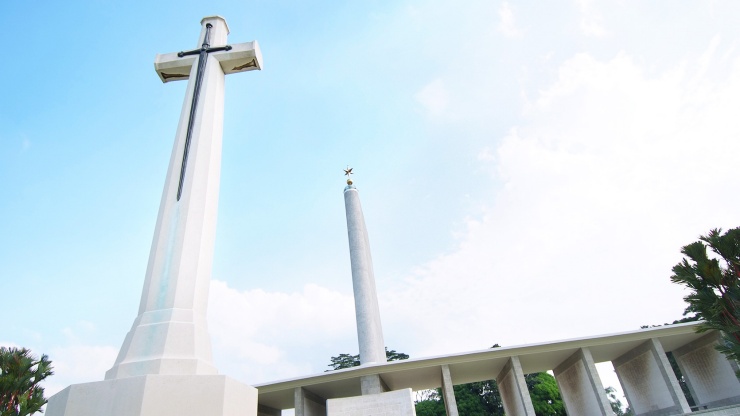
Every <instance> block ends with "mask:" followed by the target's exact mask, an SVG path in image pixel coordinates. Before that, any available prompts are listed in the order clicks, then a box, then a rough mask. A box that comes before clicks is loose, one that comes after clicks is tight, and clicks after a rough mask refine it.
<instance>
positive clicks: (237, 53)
mask: <svg viewBox="0 0 740 416" xmlns="http://www.w3.org/2000/svg"><path fill="white" fill-rule="evenodd" d="M209 19H212V18H208V17H206V18H203V20H202V21H201V24H203V23H205V25H204V31H205V33H203V34H202V37H201V38H202V44H201V47H200V48H198V49H193V50H191V51H187V52H177V53H169V54H165V55H157V58H156V60H155V62H154V69H155V70H156V71H157V75H159V78H160V79H161V80H162V82H170V81H178V80H182V79H188V78H190V77H191V72H192V71H193V70H195V71H196V73H195V77H194V81H195V84H194V88H193V93H192V99H191V104H190V117H189V118H188V128H187V134H186V139H185V151H184V153H183V158H182V164H181V167H180V181H179V183H178V186H177V200H178V201H179V200H180V197H181V196H182V187H183V182H184V179H185V171H186V168H187V161H188V153H189V150H190V143H191V141H192V135H193V122H194V120H195V115H196V112H197V109H198V98H199V97H200V91H201V87H202V84H203V75H204V73H205V69H206V63H207V62H208V56H209V55H210V54H213V57H214V58H216V60H217V61H218V62H219V64H220V66H221V70H222V71H223V73H224V74H233V73H235V72H245V71H251V70H254V69H262V56H261V54H260V50H259V46H258V45H257V42H256V41H255V42H246V43H240V44H237V45H233V46H232V45H224V46H216V47H211V39H210V36H211V29H213V24H212V23H210V22H206V21H207V20H209ZM221 22H223V26H224V28H225V29H226V33H225V34H223V42H224V43H225V41H226V35H227V34H228V33H229V29H228V26H227V25H226V21H225V20H223V19H221ZM214 32H217V30H214ZM220 32H221V33H223V31H220ZM217 34H218V33H214V40H216V41H221V39H216V35H217ZM214 52H223V53H215V54H214ZM196 55H197V61H198V65H197V67H196V66H195V64H194V61H195V57H196ZM186 57H188V58H189V59H183V58H186Z"/></svg>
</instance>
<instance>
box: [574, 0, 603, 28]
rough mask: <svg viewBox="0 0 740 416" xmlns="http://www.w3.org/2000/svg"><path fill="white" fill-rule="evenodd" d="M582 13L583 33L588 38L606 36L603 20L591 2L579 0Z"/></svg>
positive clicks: (589, 0) (581, 24)
mask: <svg viewBox="0 0 740 416" xmlns="http://www.w3.org/2000/svg"><path fill="white" fill-rule="evenodd" d="M577 3H578V7H579V9H580V12H581V21H580V26H581V32H582V33H583V34H584V35H586V36H596V37H601V36H604V35H606V29H604V26H603V22H602V21H603V20H604V19H603V18H602V16H601V13H599V12H598V11H597V10H596V9H595V8H594V6H593V4H592V1H591V0H577Z"/></svg>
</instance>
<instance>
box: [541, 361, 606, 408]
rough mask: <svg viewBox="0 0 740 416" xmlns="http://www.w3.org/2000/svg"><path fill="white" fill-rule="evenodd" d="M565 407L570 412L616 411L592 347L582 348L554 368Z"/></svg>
mask: <svg viewBox="0 0 740 416" xmlns="http://www.w3.org/2000/svg"><path fill="white" fill-rule="evenodd" d="M553 373H554V374H555V380H556V381H557V382H558V388H559V389H560V394H561V395H562V396H563V403H564V404H565V411H566V413H568V414H569V415H572V416H576V415H584V416H595V415H601V416H607V415H611V414H612V409H611V406H610V405H609V400H608V399H607V397H606V393H605V392H604V386H603V385H602V384H601V379H600V378H599V373H598V372H597V371H596V365H595V364H594V359H593V357H592V356H591V351H589V349H588V348H581V349H579V350H578V351H577V352H576V353H575V354H573V355H571V356H570V358H568V359H567V360H565V361H564V362H562V363H561V364H560V365H558V366H557V367H556V368H555V369H554V370H553Z"/></svg>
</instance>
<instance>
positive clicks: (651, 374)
mask: <svg viewBox="0 0 740 416" xmlns="http://www.w3.org/2000/svg"><path fill="white" fill-rule="evenodd" d="M612 365H614V370H615V371H616V372H617V377H618V378H619V383H620V384H621V385H622V388H623V389H624V394H625V396H626V397H627V401H628V402H629V404H630V407H631V408H632V410H633V411H634V412H635V415H636V416H642V415H656V416H663V415H682V414H684V413H689V412H691V409H690V408H689V404H688V402H687V401H686V397H684V395H683V392H682V391H681V387H680V386H679V385H678V380H676V376H675V374H674V373H673V369H672V368H671V364H670V363H669V362H668V357H666V354H665V351H664V350H663V346H662V345H661V344H660V341H658V340H657V339H650V340H648V341H646V342H644V343H642V344H640V345H639V346H638V347H636V348H634V349H633V350H631V351H629V352H627V353H626V354H624V355H622V356H621V357H619V358H617V359H616V360H613V361H612Z"/></svg>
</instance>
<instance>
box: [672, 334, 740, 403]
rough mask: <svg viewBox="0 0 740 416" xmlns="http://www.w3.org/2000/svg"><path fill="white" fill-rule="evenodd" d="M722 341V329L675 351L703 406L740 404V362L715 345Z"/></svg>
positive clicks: (685, 377) (680, 366) (696, 397)
mask: <svg viewBox="0 0 740 416" xmlns="http://www.w3.org/2000/svg"><path fill="white" fill-rule="evenodd" d="M719 342H721V338H720V334H719V332H713V333H711V334H707V335H705V336H703V337H701V338H699V339H698V340H696V341H693V342H691V343H689V344H687V345H684V346H683V347H681V348H678V349H676V350H674V351H673V357H674V358H675V359H676V362H677V363H678V367H679V368H680V369H681V374H683V376H684V379H685V380H686V384H687V385H688V387H689V391H691V396H692V397H693V398H694V400H695V402H696V405H697V406H698V407H699V409H705V408H709V409H711V408H715V407H721V406H729V405H733V404H740V381H738V379H737V376H736V375H735V372H736V371H737V370H738V366H737V363H736V362H734V361H730V360H728V359H727V358H726V357H725V356H724V354H722V353H720V352H719V351H717V350H716V349H715V346H717V345H718V344H719Z"/></svg>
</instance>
